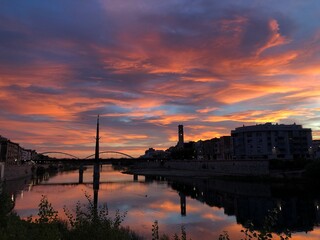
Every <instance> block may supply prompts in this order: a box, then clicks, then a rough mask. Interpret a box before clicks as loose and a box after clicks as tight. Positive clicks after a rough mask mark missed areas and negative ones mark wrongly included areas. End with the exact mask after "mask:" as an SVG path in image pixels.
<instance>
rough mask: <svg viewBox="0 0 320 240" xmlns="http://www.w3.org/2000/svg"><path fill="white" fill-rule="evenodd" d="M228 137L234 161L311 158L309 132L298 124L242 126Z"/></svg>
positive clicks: (310, 136) (308, 129) (310, 137)
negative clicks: (230, 141) (230, 137)
mask: <svg viewBox="0 0 320 240" xmlns="http://www.w3.org/2000/svg"><path fill="white" fill-rule="evenodd" d="M231 136H232V138H233V150H234V152H233V153H234V157H235V159H237V160H241V159H246V160H250V159H252V160H253V159H282V160H289V159H299V158H311V154H310V152H311V149H312V135H311V129H310V128H302V126H301V125H296V124H291V125H285V124H271V123H265V124H259V125H254V126H243V127H238V128H236V129H235V130H232V131H231Z"/></svg>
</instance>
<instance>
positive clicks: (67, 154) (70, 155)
mask: <svg viewBox="0 0 320 240" xmlns="http://www.w3.org/2000/svg"><path fill="white" fill-rule="evenodd" d="M50 153H57V154H63V155H66V156H69V157H73V158H76V159H79V158H78V157H77V156H75V155H72V154H69V153H65V152H42V153H39V154H42V155H44V154H50Z"/></svg>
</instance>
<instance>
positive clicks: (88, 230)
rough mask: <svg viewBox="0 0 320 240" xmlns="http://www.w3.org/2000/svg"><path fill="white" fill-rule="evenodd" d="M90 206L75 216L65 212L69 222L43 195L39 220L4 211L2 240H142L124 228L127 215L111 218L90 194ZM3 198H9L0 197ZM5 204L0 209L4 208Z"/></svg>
mask: <svg viewBox="0 0 320 240" xmlns="http://www.w3.org/2000/svg"><path fill="white" fill-rule="evenodd" d="M86 197H87V200H88V204H87V205H81V204H80V203H79V202H78V203H77V204H76V208H75V213H74V214H72V213H71V211H69V210H68V209H66V208H65V209H64V211H65V213H66V215H67V218H68V220H67V221H62V220H60V219H59V218H58V212H57V211H55V210H54V208H53V207H52V205H51V203H49V201H48V199H47V197H46V196H42V199H41V201H40V204H39V212H38V217H37V218H36V219H35V220H32V218H31V217H29V218H28V219H27V220H26V221H25V220H21V219H20V218H19V217H18V216H17V215H16V214H15V213H7V212H6V211H5V210H0V212H1V215H0V219H1V222H0V239H2V240H11V239H14V240H20V239H21V240H24V239H28V240H29V239H30V240H40V239H41V240H43V239H46V240H57V239H80V240H82V239H85V240H88V239H132V240H135V239H141V237H139V236H138V235H137V234H135V233H134V232H133V231H131V230H130V229H129V228H124V227H122V226H121V222H122V221H123V218H124V215H120V213H119V212H117V213H116V216H115V217H114V218H111V217H109V215H108V210H107V209H106V207H102V208H98V209H96V208H95V207H94V204H93V202H92V200H91V198H90V196H88V195H86ZM0 198H1V199H8V198H5V197H3V195H1V196H0ZM3 206H4V205H1V206H0V209H3Z"/></svg>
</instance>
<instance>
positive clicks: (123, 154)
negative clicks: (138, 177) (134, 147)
mask: <svg viewBox="0 0 320 240" xmlns="http://www.w3.org/2000/svg"><path fill="white" fill-rule="evenodd" d="M103 153H116V154H119V155H122V156H126V157H128V158H134V157H132V156H130V155H129V154H126V153H122V152H116V151H102V152H99V154H103ZM94 155H95V154H91V155H89V156H87V157H85V158H84V159H88V158H91V157H93V156H94Z"/></svg>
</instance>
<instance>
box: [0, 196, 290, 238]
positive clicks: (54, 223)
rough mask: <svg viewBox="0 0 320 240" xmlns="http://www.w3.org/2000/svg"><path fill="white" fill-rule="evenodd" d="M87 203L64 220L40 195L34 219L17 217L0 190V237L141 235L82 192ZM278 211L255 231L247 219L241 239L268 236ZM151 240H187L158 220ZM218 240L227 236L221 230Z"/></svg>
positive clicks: (270, 233)
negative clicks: (163, 229) (162, 229)
mask: <svg viewBox="0 0 320 240" xmlns="http://www.w3.org/2000/svg"><path fill="white" fill-rule="evenodd" d="M86 198H87V200H88V204H86V205H81V204H80V202H77V204H76V206H75V209H74V213H72V211H70V210H68V209H67V208H66V207H65V208H64V212H65V214H66V216H67V219H68V220H67V221H62V220H60V219H59V218H58V212H57V211H55V210H54V208H53V207H52V205H51V203H50V202H49V201H48V199H47V197H46V196H42V199H41V201H40V204H39V212H38V217H37V218H36V219H35V220H32V218H31V217H30V218H28V220H27V221H25V220H21V219H20V218H19V216H17V215H16V214H15V213H13V212H9V210H10V209H12V202H11V199H10V198H9V197H8V196H6V195H5V194H0V239H3V240H11V239H14V240H20V239H21V240H24V239H28V240H29V239H30V240H40V239H41V240H42V239H46V240H57V239H61V240H64V239H67V240H69V239H79V240H82V239H84V240H88V239H115V240H116V239H119V240H120V239H123V240H127V239H128V240H129V239H132V240H135V239H137V240H138V239H143V238H142V237H140V236H138V235H137V234H135V233H134V232H133V231H131V230H130V229H129V228H124V227H122V226H121V223H122V221H123V219H124V217H125V214H123V215H121V214H120V213H119V211H117V212H116V215H115V217H114V218H110V217H109V214H108V209H107V208H106V207H99V208H96V207H95V206H94V203H93V202H92V200H91V197H90V196H89V195H86ZM277 215H278V212H277V211H276V210H273V211H271V212H270V214H269V215H268V216H266V218H265V223H264V227H263V229H262V230H260V231H257V230H255V229H254V226H253V225H252V224H251V223H248V225H247V226H246V227H245V228H244V229H243V230H241V232H242V233H243V234H244V238H242V240H272V239H275V238H274V236H273V235H272V228H273V227H274V226H275V224H276V223H277ZM276 235H277V236H278V237H279V239H280V240H289V239H290V238H291V234H290V232H289V231H288V232H285V233H281V234H276ZM151 237H152V238H151V239H152V240H170V239H172V240H187V233H186V230H185V228H184V226H182V227H181V236H178V235H177V234H174V235H173V236H172V237H171V238H170V237H169V236H168V235H166V234H162V235H160V234H159V226H158V222H157V221H155V222H154V224H153V225H152V235H151ZM219 240H231V239H230V237H229V235H228V233H227V232H226V231H224V232H223V233H222V234H220V236H219Z"/></svg>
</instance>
